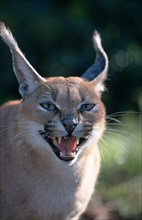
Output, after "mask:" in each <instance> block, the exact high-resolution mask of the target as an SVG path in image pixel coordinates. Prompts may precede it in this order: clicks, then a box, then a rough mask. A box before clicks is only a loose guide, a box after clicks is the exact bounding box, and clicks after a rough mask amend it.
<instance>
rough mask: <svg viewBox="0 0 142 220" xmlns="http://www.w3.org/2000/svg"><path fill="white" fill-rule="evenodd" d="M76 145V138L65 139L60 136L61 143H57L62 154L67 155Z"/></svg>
mask: <svg viewBox="0 0 142 220" xmlns="http://www.w3.org/2000/svg"><path fill="white" fill-rule="evenodd" d="M76 145H77V139H76V138H67V139H63V138H62V140H61V144H59V145H58V148H59V149H60V151H62V152H63V153H64V154H66V155H68V154H70V153H71V152H72V151H74V150H75V149H76Z"/></svg>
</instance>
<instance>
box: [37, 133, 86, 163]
mask: <svg viewBox="0 0 142 220" xmlns="http://www.w3.org/2000/svg"><path fill="white" fill-rule="evenodd" d="M39 133H40V134H41V135H42V136H43V138H44V139H45V140H46V141H47V142H48V143H49V144H50V146H51V148H52V150H53V151H54V153H55V155H56V156H57V157H58V158H59V159H60V160H63V161H66V162H68V161H72V160H73V159H74V158H75V156H76V155H77V153H78V151H79V149H80V146H81V145H82V144H84V142H86V139H85V138H76V137H72V136H66V137H47V136H46V135H45V134H43V132H41V131H39Z"/></svg>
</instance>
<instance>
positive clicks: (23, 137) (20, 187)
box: [0, 67, 105, 220]
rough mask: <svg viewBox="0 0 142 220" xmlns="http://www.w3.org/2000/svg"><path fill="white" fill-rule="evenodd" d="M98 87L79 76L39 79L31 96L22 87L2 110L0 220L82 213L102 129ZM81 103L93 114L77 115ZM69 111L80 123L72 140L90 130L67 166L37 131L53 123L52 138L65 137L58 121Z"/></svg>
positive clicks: (62, 219)
mask: <svg viewBox="0 0 142 220" xmlns="http://www.w3.org/2000/svg"><path fill="white" fill-rule="evenodd" d="M24 68H25V67H24ZM25 78H26V77H25ZM30 80H31V79H30ZM19 81H20V80H19ZM20 83H21V82H20ZM98 83H100V82H97V81H95V80H94V81H91V82H87V81H86V80H84V79H82V78H79V77H69V78H63V77H54V78H48V79H44V78H42V77H41V78H40V80H39V81H36V85H34V86H33V85H32V88H31V87H30V92H29V90H28V92H27V90H24V89H25V88H24V89H23V87H22V89H21V90H20V91H21V93H22V94H24V95H23V96H24V97H23V99H22V100H20V101H11V102H8V103H6V104H4V105H3V106H2V107H1V110H0V129H1V130H0V145H1V146H0V147H1V168H0V169H1V191H0V193H1V195H0V196H1V219H2V220H9V219H10V220H54V219H56V220H57V219H58V220H71V219H72V220H77V219H78V218H79V217H80V215H81V214H82V213H83V212H84V211H85V209H86V207H87V204H88V202H89V200H90V197H91V195H92V193H93V191H94V186H95V183H96V180H97V177H98V173H99V170H100V153H99V150H98V140H99V139H100V138H101V136H102V133H103V131H104V129H105V108H104V105H103V103H102V102H101V100H100V93H99V92H98V91H97V90H96V88H97V86H98ZM30 84H31V82H30V83H29V85H30ZM22 86H23V85H22ZM33 88H34V89H33ZM23 91H24V92H23ZM25 91H26V92H27V93H26V95H25ZM43 102H48V103H49V102H50V103H54V104H55V105H56V106H57V107H58V112H53V111H51V112H50V111H47V110H45V109H43V108H42V107H41V105H40V103H43ZM83 103H95V104H96V106H97V110H91V111H88V112H81V111H80V106H81V105H82V104H83ZM72 112H73V113H74V112H75V114H78V118H79V123H78V124H77V125H76V127H75V129H74V130H73V132H72V136H74V137H78V138H80V137H83V136H85V133H84V132H85V131H86V130H85V129H86V127H87V126H90V124H91V126H92V131H91V133H90V137H88V140H87V141H86V142H85V144H83V146H82V147H80V151H79V153H78V156H77V157H76V159H75V160H73V162H66V161H62V160H60V159H59V158H57V156H56V155H55V153H54V152H53V150H52V148H51V146H50V144H49V143H48V141H46V140H45V139H44V138H43V137H42V135H41V134H40V133H39V131H40V130H44V126H45V124H48V123H50V122H52V124H53V125H54V126H53V131H52V133H53V134H52V135H51V136H53V137H54V136H55V137H61V136H66V135H67V131H66V129H65V127H64V126H63V124H62V122H61V118H65V117H66V116H67V115H70V114H72ZM88 124H89V125H88ZM50 129H51V128H50Z"/></svg>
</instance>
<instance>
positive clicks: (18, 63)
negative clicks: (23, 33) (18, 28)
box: [0, 22, 45, 98]
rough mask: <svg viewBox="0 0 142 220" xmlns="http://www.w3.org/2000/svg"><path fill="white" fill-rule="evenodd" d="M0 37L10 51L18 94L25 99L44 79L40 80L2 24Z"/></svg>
mask: <svg viewBox="0 0 142 220" xmlns="http://www.w3.org/2000/svg"><path fill="white" fill-rule="evenodd" d="M0 36H1V38H2V40H3V41H4V42H5V43H6V44H7V45H8V46H9V48H10V50H11V53H12V59H13V69H14V72H15V75H16V77H17V80H18V82H19V92H20V94H21V96H22V97H23V98H25V97H26V96H27V95H28V94H29V93H31V92H32V91H34V90H35V89H36V87H37V86H38V83H41V82H44V81H45V79H44V78H42V77H41V76H40V75H39V74H38V73H37V72H36V70H35V69H34V68H33V67H32V66H31V64H30V63H29V62H28V60H27V59H26V58H25V56H24V54H23V53H22V51H21V50H20V49H19V47H18V44H17V42H16V40H15V39H14V37H13V35H12V33H11V31H10V30H9V29H8V28H6V26H5V25H4V23H2V22H0Z"/></svg>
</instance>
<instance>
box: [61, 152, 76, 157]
mask: <svg viewBox="0 0 142 220" xmlns="http://www.w3.org/2000/svg"><path fill="white" fill-rule="evenodd" d="M60 157H75V153H74V152H71V153H70V154H64V153H63V152H60Z"/></svg>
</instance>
